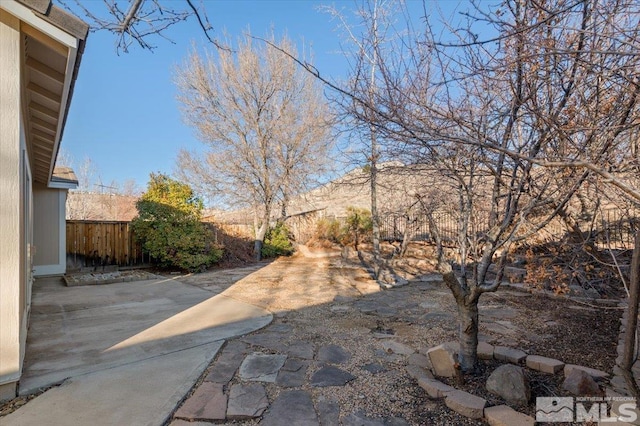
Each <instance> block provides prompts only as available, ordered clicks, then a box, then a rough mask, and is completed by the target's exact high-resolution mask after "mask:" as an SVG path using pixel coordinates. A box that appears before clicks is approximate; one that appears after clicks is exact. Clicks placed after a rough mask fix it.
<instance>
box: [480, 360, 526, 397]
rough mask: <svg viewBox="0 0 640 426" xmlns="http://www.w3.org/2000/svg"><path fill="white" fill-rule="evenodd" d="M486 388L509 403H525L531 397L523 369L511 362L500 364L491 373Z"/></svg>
mask: <svg viewBox="0 0 640 426" xmlns="http://www.w3.org/2000/svg"><path fill="white" fill-rule="evenodd" d="M487 390H488V391H489V392H491V393H492V394H494V395H498V396H499V397H501V398H502V399H504V400H505V401H507V402H508V403H510V404H516V405H526V404H527V403H528V402H529V399H530V398H531V389H530V388H529V381H528V380H527V378H526V377H525V375H524V369H523V368H522V367H518V366H516V365H511V364H506V365H501V366H500V367H498V368H496V369H495V371H494V372H493V373H491V375H490V376H489V378H488V379H487Z"/></svg>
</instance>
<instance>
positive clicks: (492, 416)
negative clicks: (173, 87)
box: [484, 405, 536, 426]
mask: <svg viewBox="0 0 640 426" xmlns="http://www.w3.org/2000/svg"><path fill="white" fill-rule="evenodd" d="M484 417H485V420H486V421H487V423H489V425H490V426H516V425H517V426H534V425H535V424H536V421H535V419H534V418H533V417H530V416H527V415H526V414H523V413H520V412H518V411H516V410H514V409H513V408H511V407H509V406H508V405H496V406H494V407H488V408H485V409H484Z"/></svg>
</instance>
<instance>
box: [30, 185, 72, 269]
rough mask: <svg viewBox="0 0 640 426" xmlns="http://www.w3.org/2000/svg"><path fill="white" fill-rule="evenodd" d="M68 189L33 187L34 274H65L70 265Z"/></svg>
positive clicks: (43, 186)
mask: <svg viewBox="0 0 640 426" xmlns="http://www.w3.org/2000/svg"><path fill="white" fill-rule="evenodd" d="M66 200H67V190H66V189H57V188H48V187H46V186H45V185H42V184H39V183H36V184H35V185H34V187H33V245H34V251H35V254H34V261H33V265H34V275H35V276H44V275H62V274H64V273H65V269H66V254H65V242H66V226H65V225H66V224H65V203H66Z"/></svg>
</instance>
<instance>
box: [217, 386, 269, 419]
mask: <svg viewBox="0 0 640 426" xmlns="http://www.w3.org/2000/svg"><path fill="white" fill-rule="evenodd" d="M268 406H269V400H268V399H267V393H266V391H265V389H264V386H262V385H260V384H258V383H252V384H248V385H233V386H232V387H231V390H230V391H229V406H228V408H227V418H229V419H230V420H242V419H253V418H255V417H260V416H261V415H262V413H263V412H264V410H266V409H267V407H268Z"/></svg>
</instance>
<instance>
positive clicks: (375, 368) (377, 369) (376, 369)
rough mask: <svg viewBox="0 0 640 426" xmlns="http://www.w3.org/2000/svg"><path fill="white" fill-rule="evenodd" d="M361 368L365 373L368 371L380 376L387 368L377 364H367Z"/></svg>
mask: <svg viewBox="0 0 640 426" xmlns="http://www.w3.org/2000/svg"><path fill="white" fill-rule="evenodd" d="M360 368H362V369H363V370H365V371H368V372H369V373H371V374H378V373H382V372H383V371H386V368H384V366H382V365H381V364H378V363H377V362H372V363H369V364H365V365H363V366H362V367H360Z"/></svg>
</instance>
